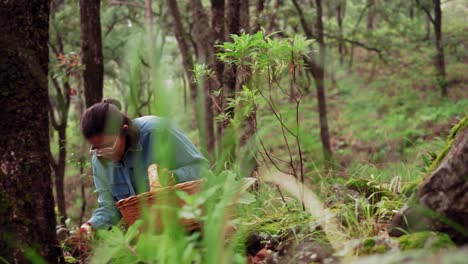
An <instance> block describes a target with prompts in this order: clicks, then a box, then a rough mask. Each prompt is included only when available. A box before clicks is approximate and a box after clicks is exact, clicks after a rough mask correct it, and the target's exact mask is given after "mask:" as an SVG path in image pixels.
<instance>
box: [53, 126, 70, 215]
mask: <svg viewBox="0 0 468 264" xmlns="http://www.w3.org/2000/svg"><path fill="white" fill-rule="evenodd" d="M65 124H66V123H65ZM58 136H59V156H58V162H57V166H56V167H55V170H54V175H55V193H56V195H57V207H58V209H59V213H60V223H62V224H65V220H66V219H67V209H66V202H65V193H64V187H65V185H64V178H65V166H66V162H67V160H66V157H67V135H66V127H65V126H63V127H60V129H59V130H58Z"/></svg>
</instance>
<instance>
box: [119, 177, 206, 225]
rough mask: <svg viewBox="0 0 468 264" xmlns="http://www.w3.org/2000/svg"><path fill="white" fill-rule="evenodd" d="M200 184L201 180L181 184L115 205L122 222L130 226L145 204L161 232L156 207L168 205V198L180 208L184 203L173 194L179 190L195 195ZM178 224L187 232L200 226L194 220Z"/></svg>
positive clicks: (159, 210) (130, 198)
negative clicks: (150, 210) (152, 211)
mask: <svg viewBox="0 0 468 264" xmlns="http://www.w3.org/2000/svg"><path fill="white" fill-rule="evenodd" d="M202 182H203V180H197V181H189V182H183V183H179V184H176V185H173V186H168V187H162V188H159V189H157V190H155V191H154V192H146V193H142V194H139V195H135V196H131V197H128V198H126V199H122V200H119V201H118V202H117V203H116V206H117V208H118V209H119V210H120V213H121V214H122V218H123V220H124V222H125V223H126V224H127V225H128V226H131V225H132V224H133V223H135V221H136V220H138V219H139V218H140V216H141V210H140V206H141V204H144V203H145V202H146V203H147V204H148V206H151V207H152V208H154V211H155V216H156V223H155V224H156V226H155V227H156V230H162V228H163V225H162V217H161V215H162V209H161V208H158V206H159V205H164V204H165V203H168V201H169V200H168V197H170V199H171V200H170V201H171V203H172V204H173V205H174V206H178V207H179V208H181V207H182V206H184V204H185V202H184V201H183V200H182V199H180V198H179V197H177V195H174V192H175V191H177V190H180V191H184V192H186V193H188V194H194V193H197V192H199V191H200V188H201V184H202ZM180 224H181V225H182V226H183V227H185V229H187V230H189V231H190V230H194V229H197V228H199V227H200V224H199V223H198V222H197V221H196V220H194V219H180Z"/></svg>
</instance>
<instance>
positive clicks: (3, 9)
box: [0, 0, 63, 263]
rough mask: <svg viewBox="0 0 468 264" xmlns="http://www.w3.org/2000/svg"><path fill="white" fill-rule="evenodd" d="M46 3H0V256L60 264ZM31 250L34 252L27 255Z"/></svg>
mask: <svg viewBox="0 0 468 264" xmlns="http://www.w3.org/2000/svg"><path fill="white" fill-rule="evenodd" d="M49 4H50V2H49V1H46V0H41V1H33V2H32V1H14V2H11V1H1V2H0V14H1V16H0V33H1V35H2V39H1V40H0V57H1V58H2V61H1V63H0V72H1V73H0V82H1V83H2V87H1V92H0V94H1V97H0V104H1V105H2V109H3V110H2V111H1V114H0V119H1V120H2V122H3V125H2V126H1V127H0V134H1V137H0V144H1V146H2V148H1V149H0V162H1V164H2V165H1V167H2V169H1V170H0V188H1V192H0V203H1V204H2V206H1V209H0V213H1V215H2V217H1V218H0V234H1V235H0V256H2V259H4V260H6V261H8V262H11V263H25V262H27V256H32V255H34V253H32V252H34V251H36V252H37V254H39V255H41V256H43V257H44V258H45V259H46V261H47V262H49V263H58V262H62V261H63V260H62V257H61V256H62V254H61V251H60V248H59V246H58V242H57V240H56V235H55V225H56V219H55V214H54V198H53V195H52V180H51V175H50V167H49V166H48V160H49V158H50V157H49V120H48V108H47V107H46V106H47V105H48V100H49V99H48V88H47V87H48V85H47V72H48V62H49V52H48V47H47V42H48V38H49V8H50V5H49ZM31 250H33V251H31Z"/></svg>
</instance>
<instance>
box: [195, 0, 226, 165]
mask: <svg viewBox="0 0 468 264" xmlns="http://www.w3.org/2000/svg"><path fill="white" fill-rule="evenodd" d="M190 2H191V6H192V19H193V27H194V28H193V32H194V33H193V35H194V39H195V42H196V43H197V51H198V52H197V53H198V56H199V57H198V59H199V63H200V64H205V65H206V66H207V67H208V68H209V69H213V68H214V62H215V59H216V58H215V54H214V49H213V33H212V30H211V27H210V24H209V21H208V16H207V15H206V13H205V10H204V8H203V5H202V3H201V1H200V0H191V1H190ZM219 86H220V83H219V81H218V79H217V78H216V77H208V76H205V77H204V81H203V92H204V97H203V99H204V104H203V105H204V126H205V129H204V135H203V133H201V136H202V137H204V140H205V146H204V147H205V150H206V151H207V154H208V156H209V157H210V158H211V160H212V159H213V158H214V156H213V155H214V147H215V143H216V138H215V133H214V115H213V110H214V109H213V99H212V93H213V91H214V90H215V89H218V88H219Z"/></svg>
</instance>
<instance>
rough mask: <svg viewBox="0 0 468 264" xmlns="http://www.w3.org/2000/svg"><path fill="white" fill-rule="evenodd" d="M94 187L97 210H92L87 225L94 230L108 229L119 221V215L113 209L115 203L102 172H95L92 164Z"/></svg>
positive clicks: (114, 208)
mask: <svg viewBox="0 0 468 264" xmlns="http://www.w3.org/2000/svg"><path fill="white" fill-rule="evenodd" d="M93 178H94V186H95V187H96V191H97V193H98V204H99V208H97V209H96V210H94V212H93V215H92V216H91V219H90V220H89V223H90V224H91V226H92V227H93V228H94V229H101V228H109V227H110V226H112V225H113V224H116V223H117V222H118V220H119V219H120V213H119V211H118V210H117V208H116V207H115V202H114V199H113V197H112V193H111V190H110V187H109V184H108V182H107V180H106V179H105V178H104V173H103V171H99V170H96V168H95V166H94V164H93Z"/></svg>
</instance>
